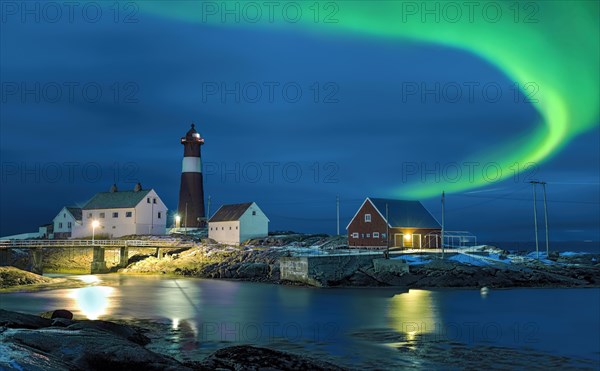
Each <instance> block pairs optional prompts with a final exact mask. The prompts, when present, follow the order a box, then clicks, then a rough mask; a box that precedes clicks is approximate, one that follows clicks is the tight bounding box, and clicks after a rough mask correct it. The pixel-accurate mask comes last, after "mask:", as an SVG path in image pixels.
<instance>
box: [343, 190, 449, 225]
mask: <svg viewBox="0 0 600 371" xmlns="http://www.w3.org/2000/svg"><path fill="white" fill-rule="evenodd" d="M366 201H371V203H372V204H373V206H375V208H376V209H377V211H379V213H380V214H381V216H382V217H383V218H384V219H385V214H386V210H385V206H386V204H387V209H388V210H387V212H388V224H389V225H390V227H392V228H402V227H404V228H431V229H441V228H442V226H441V225H440V223H438V221H437V220H436V219H435V218H434V217H433V215H431V213H430V212H429V211H427V209H426V208H425V206H423V204H421V202H420V201H408V200H395V199H390V198H371V197H368V198H367V200H365V202H366ZM361 207H362V206H361ZM355 217H356V215H355ZM352 219H354V218H352Z"/></svg>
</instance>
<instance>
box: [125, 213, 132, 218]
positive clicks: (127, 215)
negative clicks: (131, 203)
mask: <svg viewBox="0 0 600 371" xmlns="http://www.w3.org/2000/svg"><path fill="white" fill-rule="evenodd" d="M132 215H133V213H132V212H131V211H128V212H126V213H125V217H126V218H131V216H132Z"/></svg>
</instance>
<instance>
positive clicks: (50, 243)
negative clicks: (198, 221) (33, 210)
mask: <svg viewBox="0 0 600 371" xmlns="http://www.w3.org/2000/svg"><path fill="white" fill-rule="evenodd" d="M81 246H107V247H110V246H115V247H117V246H130V247H191V246H194V243H193V242H181V241H160V240H94V241H92V240H0V248H8V247H14V248H28V247H81Z"/></svg>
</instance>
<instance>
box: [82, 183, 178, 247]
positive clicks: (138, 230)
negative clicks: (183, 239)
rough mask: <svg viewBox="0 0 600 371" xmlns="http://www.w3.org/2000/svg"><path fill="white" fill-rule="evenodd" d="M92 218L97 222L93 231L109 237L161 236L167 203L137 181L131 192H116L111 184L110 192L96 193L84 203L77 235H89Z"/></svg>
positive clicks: (165, 218) (163, 229)
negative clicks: (81, 226) (97, 224)
mask: <svg viewBox="0 0 600 371" xmlns="http://www.w3.org/2000/svg"><path fill="white" fill-rule="evenodd" d="M94 220H97V221H98V223H99V226H98V227H97V228H96V230H95V234H96V235H108V237H109V238H116V237H122V236H128V235H142V234H153V235H162V234H165V231H166V225H167V206H166V205H165V204H164V203H163V202H162V200H161V199H160V197H158V194H157V193H156V192H155V191H154V190H153V189H142V186H141V185H140V184H139V183H138V184H137V185H136V186H135V189H134V190H133V191H118V190H117V187H116V186H113V187H112V189H111V191H110V192H101V193H98V194H96V195H95V196H94V197H92V199H91V200H89V201H88V202H87V203H86V204H85V206H83V208H82V221H83V228H81V229H80V230H79V231H78V233H77V237H87V236H91V235H92V221H94Z"/></svg>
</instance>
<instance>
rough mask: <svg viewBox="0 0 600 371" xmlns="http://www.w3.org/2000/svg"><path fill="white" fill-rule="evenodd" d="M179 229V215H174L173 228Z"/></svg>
mask: <svg viewBox="0 0 600 371" xmlns="http://www.w3.org/2000/svg"><path fill="white" fill-rule="evenodd" d="M180 227H181V217H180V216H179V214H177V215H175V228H180Z"/></svg>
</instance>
